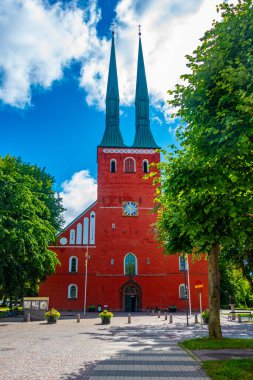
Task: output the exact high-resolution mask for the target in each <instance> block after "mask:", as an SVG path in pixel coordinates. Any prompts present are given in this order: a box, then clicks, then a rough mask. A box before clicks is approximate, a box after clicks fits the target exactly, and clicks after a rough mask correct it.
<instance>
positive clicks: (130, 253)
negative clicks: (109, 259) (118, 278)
mask: <svg viewBox="0 0 253 380" xmlns="http://www.w3.org/2000/svg"><path fill="white" fill-rule="evenodd" d="M128 255H133V256H134V258H135V274H134V276H137V275H138V260H137V257H136V255H135V254H134V253H132V252H128V253H127V254H126V255H125V257H124V275H126V258H127V256H128Z"/></svg>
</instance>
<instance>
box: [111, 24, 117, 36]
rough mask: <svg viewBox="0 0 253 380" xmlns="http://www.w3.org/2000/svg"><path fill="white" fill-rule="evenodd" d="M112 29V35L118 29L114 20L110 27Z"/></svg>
mask: <svg viewBox="0 0 253 380" xmlns="http://www.w3.org/2000/svg"><path fill="white" fill-rule="evenodd" d="M110 29H111V32H112V35H114V33H115V30H116V24H115V22H112V23H111V27H110Z"/></svg>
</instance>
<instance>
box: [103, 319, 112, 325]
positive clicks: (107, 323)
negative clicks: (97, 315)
mask: <svg viewBox="0 0 253 380" xmlns="http://www.w3.org/2000/svg"><path fill="white" fill-rule="evenodd" d="M101 320H102V325H109V324H110V323H111V318H106V317H103V318H101Z"/></svg>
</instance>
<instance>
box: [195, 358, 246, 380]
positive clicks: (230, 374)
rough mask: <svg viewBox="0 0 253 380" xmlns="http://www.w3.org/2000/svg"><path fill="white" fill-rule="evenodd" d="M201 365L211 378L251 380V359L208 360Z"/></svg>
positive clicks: (214, 379) (219, 379)
mask: <svg viewBox="0 0 253 380" xmlns="http://www.w3.org/2000/svg"><path fill="white" fill-rule="evenodd" d="M202 367H203V368H204V369H205V371H206V373H207V375H208V376H210V378H211V379H212V380H228V379H229V380H238V379H240V380H253V359H231V360H210V361H204V362H203V363H202Z"/></svg>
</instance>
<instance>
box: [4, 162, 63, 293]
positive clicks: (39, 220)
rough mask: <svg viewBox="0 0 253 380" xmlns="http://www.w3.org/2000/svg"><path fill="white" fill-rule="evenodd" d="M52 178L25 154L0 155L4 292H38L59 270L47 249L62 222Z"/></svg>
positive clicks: (54, 257)
mask: <svg viewBox="0 0 253 380" xmlns="http://www.w3.org/2000/svg"><path fill="white" fill-rule="evenodd" d="M53 183H54V180H53V178H52V177H51V176H50V175H48V174H47V173H46V172H45V170H44V169H40V168H38V167H37V166H35V165H29V164H26V163H23V162H22V161H21V159H19V158H14V157H10V156H6V157H5V158H2V157H0V189H1V191H0V297H1V298H2V297H5V298H7V297H9V298H11V299H12V297H16V298H17V297H20V296H22V295H24V293H25V291H28V292H33V291H34V289H36V287H37V286H38V282H39V280H43V279H45V277H46V275H47V274H50V273H52V272H53V271H54V270H55V266H56V264H58V263H59V262H58V259H57V257H56V255H55V253H54V252H52V251H50V250H49V249H48V244H49V243H50V242H51V243H52V242H54V241H55V236H56V232H57V231H58V230H59V229H60V227H61V225H62V217H61V212H62V211H63V208H62V206H61V200H60V199H59V198H57V197H56V196H55V192H54V191H53V188H52V186H53Z"/></svg>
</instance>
